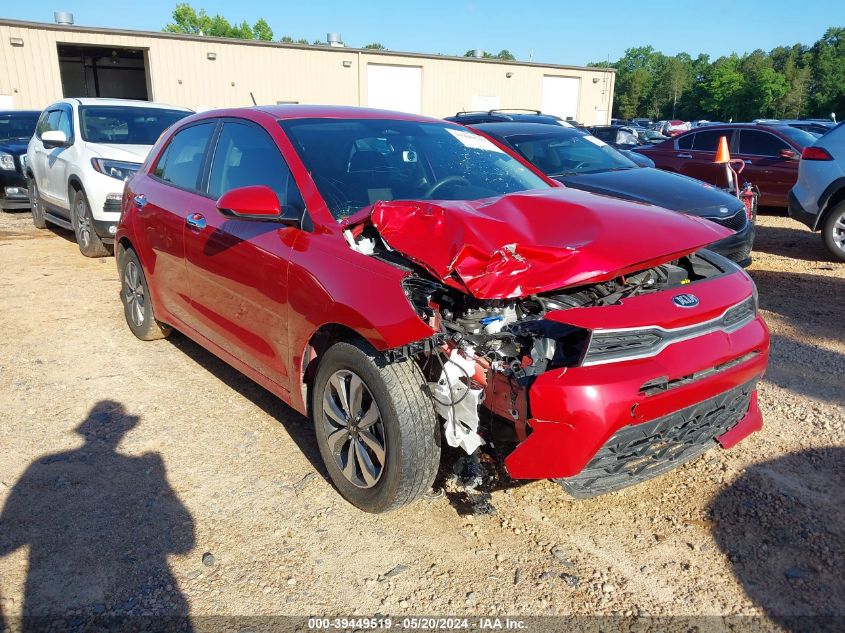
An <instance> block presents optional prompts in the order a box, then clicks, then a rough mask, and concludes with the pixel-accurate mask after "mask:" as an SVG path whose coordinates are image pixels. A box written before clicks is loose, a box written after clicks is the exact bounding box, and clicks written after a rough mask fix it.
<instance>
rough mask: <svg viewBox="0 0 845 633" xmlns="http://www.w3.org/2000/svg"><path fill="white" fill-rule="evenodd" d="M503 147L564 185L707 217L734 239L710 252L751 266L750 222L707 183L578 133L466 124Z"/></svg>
mask: <svg viewBox="0 0 845 633" xmlns="http://www.w3.org/2000/svg"><path fill="white" fill-rule="evenodd" d="M470 127H472V128H473V129H475V130H478V131H479V132H482V133H483V134H485V135H487V136H489V137H490V138H492V139H494V140H496V141H498V142H500V143H503V144H505V145H507V146H509V147H511V148H513V149H515V150H516V151H517V152H519V153H520V154H522V155H523V156H524V157H525V158H527V159H528V160H529V161H531V162H532V163H533V164H534V165H536V166H537V167H539V168H540V169H541V170H542V171H543V172H544V173H545V174H547V175H549V176H551V177H552V178H554V179H555V180H558V181H559V182H562V183H563V184H565V185H566V186H567V187H572V188H573V189H582V190H584V191H590V192H592V193H598V194H604V195H608V196H613V197H615V198H623V199H626V200H633V201H636V202H645V203H648V204H654V205H657V206H661V207H664V208H667V209H673V210H675V211H681V212H683V213H687V214H689V215H695V216H698V217H702V218H706V219H708V220H711V221H713V222H716V223H717V224H721V225H722V226H725V227H727V228H729V229H731V230H733V231H735V233H734V235H732V236H730V237H727V238H725V239H723V240H720V241H719V242H716V243H715V244H713V245H712V246H710V248H711V249H712V250H714V251H716V252H717V253H719V254H721V255H724V256H725V257H728V258H729V259H732V260H733V261H735V262H737V263H739V264H740V265H742V266H747V265H748V264H750V263H751V248H752V245H753V242H754V223H753V220H752V219H750V218H748V216H747V214H746V211H745V206H744V205H743V204H742V202H741V201H740V200H738V199H737V198H736V197H734V196H732V195H730V194H728V193H726V192H725V191H722V190H721V189H717V188H716V187H714V186H712V185H709V184H707V183H704V182H701V181H699V180H695V179H693V178H687V177H685V176H679V175H677V174H671V173H668V172H665V171H661V170H659V169H651V168H648V167H644V168H638V167H637V166H636V165H635V164H634V163H633V162H632V161H631V160H629V159H628V158H627V157H625V156H623V155H622V154H621V153H620V152H618V151H617V150H615V149H614V148H612V147H610V146H609V145H607V144H606V143H604V142H603V141H601V140H600V139H597V138H595V137H593V136H590V135H585V134H584V133H583V132H579V131H578V130H573V129H568V128H563V127H555V126H551V125H542V124H536V123H489V124H487V123H485V124H479V125H473V126H470Z"/></svg>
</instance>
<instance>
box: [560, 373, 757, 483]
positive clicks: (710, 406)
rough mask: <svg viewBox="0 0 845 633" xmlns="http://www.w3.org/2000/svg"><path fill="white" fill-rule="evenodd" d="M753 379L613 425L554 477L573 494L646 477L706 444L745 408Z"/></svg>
mask: <svg viewBox="0 0 845 633" xmlns="http://www.w3.org/2000/svg"><path fill="white" fill-rule="evenodd" d="M756 384H757V379H754V380H752V381H751V382H748V383H746V384H744V385H741V386H739V387H736V388H734V389H731V390H730V391H726V392H725V393H722V394H720V395H718V396H715V397H713V398H710V399H709V400H705V401H704V402H700V403H698V404H696V405H693V406H691V407H687V408H686V409H681V410H680V411H676V412H675V413H671V414H669V415H667V416H665V417H662V418H658V419H657V420H653V421H652V422H645V423H643V424H637V425H634V426H625V427H623V428H621V429H619V430H618V431H617V432H616V433H614V435H613V436H612V437H611V438H610V439H609V440H608V441H607V442H606V443H605V445H604V446H602V447H601V449H599V451H598V453H596V455H595V457H593V459H592V460H591V461H590V463H589V464H587V466H586V467H585V468H584V470H582V471H581V472H580V473H578V474H577V475H575V476H573V477H566V478H565V479H558V480H557V482H558V483H559V484H560V485H561V486H563V488H564V489H565V490H566V491H567V492H568V493H569V494H571V495H572V496H573V497H577V498H582V499H583V498H587V497H594V496H596V495H600V494H604V493H606V492H613V491H614V490H619V489H621V488H625V487H627V486H631V485H633V484H636V483H639V482H641V481H645V480H647V479H651V478H652V477H655V476H657V475H660V474H662V473H664V472H666V471H667V470H671V469H672V468H675V467H676V466H680V465H681V464H683V463H684V462H687V461H689V460H691V459H692V458H694V457H697V456H698V455H701V454H702V453H703V452H705V451H707V450H708V449H710V448H712V447H713V446H714V443H715V439H716V437H718V436H719V435H722V434H723V433H725V432H726V431H728V430H729V429H731V428H733V427H734V426H735V425H736V424H737V422H739V421H740V420H741V419H742V418H743V416H745V414H746V413H747V412H748V407H749V405H750V403H751V393H752V392H753V391H754V388H755V386H756Z"/></svg>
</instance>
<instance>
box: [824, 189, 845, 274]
mask: <svg viewBox="0 0 845 633" xmlns="http://www.w3.org/2000/svg"><path fill="white" fill-rule="evenodd" d="M822 237H824V243H825V246H827V250H829V251H830V252H831V254H832V255H833V256H834V257H837V258H839V259H842V260H845V202H840V203H839V204H838V205H836V206H835V207H834V208H833V211H831V213H830V215H829V216H827V220H825V223H824V227H823V228H822Z"/></svg>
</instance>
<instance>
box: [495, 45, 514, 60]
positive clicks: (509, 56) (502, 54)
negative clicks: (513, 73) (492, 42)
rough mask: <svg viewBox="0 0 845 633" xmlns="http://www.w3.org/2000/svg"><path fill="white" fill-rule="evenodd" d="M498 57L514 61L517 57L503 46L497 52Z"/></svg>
mask: <svg viewBox="0 0 845 633" xmlns="http://www.w3.org/2000/svg"><path fill="white" fill-rule="evenodd" d="M496 59H504V60H506V61H514V60H515V59H516V57H514V56H513V53H511V52H510V51H509V50H508V49H506V48H503V49H502V50H500V51H499V52H498V53H497V54H496Z"/></svg>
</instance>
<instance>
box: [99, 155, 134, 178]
mask: <svg viewBox="0 0 845 633" xmlns="http://www.w3.org/2000/svg"><path fill="white" fill-rule="evenodd" d="M91 164H92V165H93V166H94V169H96V170H97V171H98V172H100V173H101V174H105V175H106V176H111V177H112V178H116V179H117V180H128V179H129V178H130V177H131V176H132V174H134V173H135V172H136V171H138V170H139V169H140V168H141V163H127V162H124V161H122V160H109V159H107V158H92V159H91Z"/></svg>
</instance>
